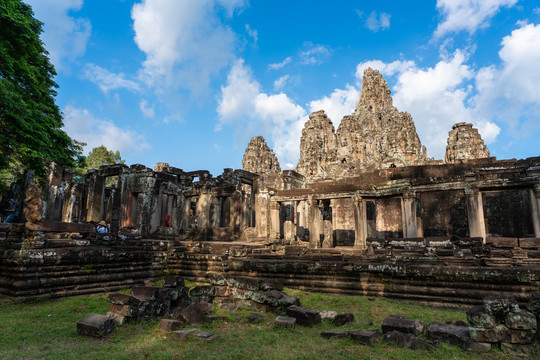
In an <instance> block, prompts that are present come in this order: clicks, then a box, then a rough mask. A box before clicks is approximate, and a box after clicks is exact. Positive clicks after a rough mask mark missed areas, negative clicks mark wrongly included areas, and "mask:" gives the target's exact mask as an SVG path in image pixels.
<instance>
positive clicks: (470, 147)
mask: <svg viewBox="0 0 540 360" xmlns="http://www.w3.org/2000/svg"><path fill="white" fill-rule="evenodd" d="M488 157H490V154H489V150H488V148H487V146H486V145H485V144H484V140H482V137H481V136H480V134H479V133H478V129H475V128H473V126H472V124H468V123H464V122H460V123H457V124H454V126H452V130H451V131H450V132H449V133H448V141H447V145H446V154H445V155H444V161H445V162H446V163H449V164H452V163H456V162H458V161H459V160H465V159H481V158H488Z"/></svg>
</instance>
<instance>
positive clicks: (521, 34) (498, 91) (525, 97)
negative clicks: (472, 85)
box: [473, 24, 540, 135]
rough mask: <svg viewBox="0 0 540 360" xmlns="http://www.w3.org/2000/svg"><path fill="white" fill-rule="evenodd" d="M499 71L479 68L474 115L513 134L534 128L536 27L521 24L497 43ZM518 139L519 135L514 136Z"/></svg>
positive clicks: (539, 56)
mask: <svg viewBox="0 0 540 360" xmlns="http://www.w3.org/2000/svg"><path fill="white" fill-rule="evenodd" d="M501 45H502V47H501V50H500V51H499V57H500V58H501V60H502V63H501V65H500V66H499V67H496V66H489V67H484V68H481V69H480V70H479V71H478V73H477V75H476V78H475V80H476V86H477V88H478V90H479V93H478V95H476V96H475V97H474V99H473V103H474V104H475V106H476V108H477V109H478V112H479V113H481V114H483V115H484V116H485V117H486V118H493V119H497V120H498V121H499V122H501V123H506V124H508V125H510V127H511V128H512V129H514V130H516V131H518V132H519V131H520V130H522V129H520V127H522V128H529V129H530V128H531V127H538V126H539V125H538V124H537V120H536V119H538V118H540V68H539V67H538V64H539V63H540V24H537V25H533V24H522V25H521V27H520V28H518V29H516V30H514V31H512V33H511V34H510V35H508V36H505V37H504V38H503V40H502V43H501ZM516 135H519V134H516Z"/></svg>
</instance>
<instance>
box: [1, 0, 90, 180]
mask: <svg viewBox="0 0 540 360" xmlns="http://www.w3.org/2000/svg"><path fill="white" fill-rule="evenodd" d="M41 32H42V23H41V22H40V21H39V20H37V19H35V18H34V14H33V11H32V8H31V7H30V6H29V5H27V4H25V3H23V2H22V1H21V0H0V99H1V100H0V170H2V169H6V168H8V167H9V166H10V164H13V163H17V164H23V166H24V167H25V168H26V169H34V170H36V172H37V173H38V174H39V173H43V172H44V171H45V169H46V166H47V165H48V164H49V163H50V162H51V161H53V160H54V161H57V162H59V163H62V164H63V165H64V166H72V167H74V166H75V165H77V160H81V153H82V146H81V144H80V143H78V142H76V141H74V140H73V139H71V138H70V137H69V136H68V135H67V134H66V132H65V131H63V130H62V126H63V122H62V115H61V113H60V110H59V108H58V106H57V105H56V104H55V96H56V88H57V87H58V85H57V84H56V83H55V82H54V80H53V79H54V76H55V75H56V71H55V70H54V66H53V65H52V64H51V63H50V61H49V58H48V52H47V51H46V50H45V48H44V46H43V42H42V41H41V40H40V38H39V35H40V34H41Z"/></svg>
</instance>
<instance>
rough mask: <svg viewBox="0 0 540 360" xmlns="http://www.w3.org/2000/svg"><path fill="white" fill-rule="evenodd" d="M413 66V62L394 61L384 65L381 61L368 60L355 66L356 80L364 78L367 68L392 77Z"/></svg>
mask: <svg viewBox="0 0 540 360" xmlns="http://www.w3.org/2000/svg"><path fill="white" fill-rule="evenodd" d="M414 66H415V64H414V61H411V60H407V61H401V60H396V61H393V62H391V63H385V62H383V61H381V60H369V61H366V62H363V63H360V64H358V65H357V66H356V78H357V79H358V80H360V81H361V80H362V77H363V76H364V70H366V69H367V68H372V69H374V70H379V72H380V73H381V74H383V75H387V76H392V75H394V74H396V73H402V72H404V71H406V70H408V69H410V68H412V67H414Z"/></svg>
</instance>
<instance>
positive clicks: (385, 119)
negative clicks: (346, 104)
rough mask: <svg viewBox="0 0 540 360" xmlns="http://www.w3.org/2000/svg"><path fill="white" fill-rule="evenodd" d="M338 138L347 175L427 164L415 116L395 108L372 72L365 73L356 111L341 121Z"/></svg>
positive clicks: (385, 90) (368, 70) (386, 86)
mask: <svg viewBox="0 0 540 360" xmlns="http://www.w3.org/2000/svg"><path fill="white" fill-rule="evenodd" d="M337 138H338V154H337V155H338V157H337V160H338V162H340V163H341V164H342V166H344V167H345V170H346V171H353V172H356V171H357V170H368V169H370V168H376V169H381V168H388V167H391V166H407V165H420V164H422V163H424V161H425V160H426V151H425V148H424V147H423V146H422V144H421V143H420V139H419V137H418V134H417V133H416V128H415V126H414V122H413V120H412V117H411V115H410V114H409V113H406V112H399V111H398V109H397V108H395V107H394V106H393V105H392V98H391V97H390V89H389V88H388V85H387V83H386V80H384V79H383V77H382V75H381V74H380V73H379V72H378V71H377V70H372V69H371V68H369V69H366V70H365V71H364V78H363V80H362V92H361V94H360V99H359V100H358V103H357V104H356V109H355V110H354V112H353V113H352V115H349V116H345V117H344V118H343V120H342V121H341V124H340V125H339V128H338V130H337Z"/></svg>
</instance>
